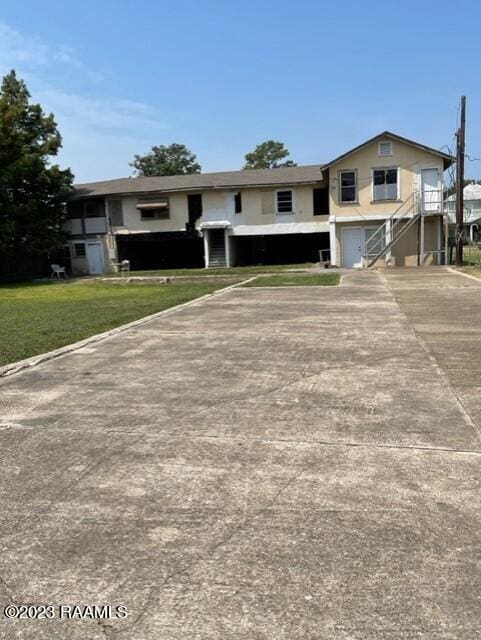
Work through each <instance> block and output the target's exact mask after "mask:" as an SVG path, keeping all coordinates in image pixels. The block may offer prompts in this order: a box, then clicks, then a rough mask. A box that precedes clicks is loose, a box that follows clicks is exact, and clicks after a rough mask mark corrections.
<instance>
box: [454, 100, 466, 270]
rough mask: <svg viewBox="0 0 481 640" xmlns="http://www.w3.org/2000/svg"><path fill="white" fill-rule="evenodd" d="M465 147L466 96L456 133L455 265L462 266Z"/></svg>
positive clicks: (462, 102) (462, 103)
mask: <svg viewBox="0 0 481 640" xmlns="http://www.w3.org/2000/svg"><path fill="white" fill-rule="evenodd" d="M465 146H466V96H461V123H460V127H459V129H458V131H457V133H456V265H457V266H459V267H460V266H462V264H463V222H464V192H463V189H464V151H465Z"/></svg>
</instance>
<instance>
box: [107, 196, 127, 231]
mask: <svg viewBox="0 0 481 640" xmlns="http://www.w3.org/2000/svg"><path fill="white" fill-rule="evenodd" d="M107 208H108V212H109V218H110V224H111V225H112V227H122V226H123V224H124V216H123V213H122V200H120V198H119V199H115V200H113V199H112V200H107Z"/></svg>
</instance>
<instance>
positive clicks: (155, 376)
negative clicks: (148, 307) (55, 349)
mask: <svg viewBox="0 0 481 640" xmlns="http://www.w3.org/2000/svg"><path fill="white" fill-rule="evenodd" d="M440 271H441V270H440ZM418 273H419V274H422V273H423V272H421V271H419V272H418ZM442 273H443V274H444V277H446V278H448V279H449V282H450V283H451V284H450V286H451V285H452V289H453V290H455V291H456V296H458V297H459V298H458V303H460V301H463V300H465V298H463V295H466V296H471V295H472V294H473V291H471V290H470V291H468V289H470V287H468V286H464V285H465V284H466V283H465V278H463V276H460V275H454V278H453V277H452V274H450V273H449V272H447V271H442ZM392 274H395V275H391V273H390V274H387V275H386V276H382V275H380V274H378V273H375V272H368V273H364V272H363V273H355V272H353V273H352V274H348V275H345V276H343V281H342V285H341V286H339V287H323V288H310V287H309V288H301V287H299V288H297V287H296V288H292V289H278V290H276V289H242V290H240V289H235V290H231V291H229V292H226V293H225V294H222V295H221V296H218V297H216V298H212V299H208V300H204V301H202V302H199V303H198V304H195V305H193V306H191V307H189V308H186V309H183V310H181V311H179V312H178V313H175V314H171V315H169V316H167V317H165V318H161V319H158V320H155V321H153V322H151V323H148V324H146V325H143V326H141V327H138V328H137V329H133V330H131V331H127V332H125V333H123V334H120V335H118V336H116V337H114V338H111V339H108V340H105V341H104V342H101V343H97V344H95V345H93V346H92V347H91V348H85V349H83V350H80V351H77V352H75V353H72V354H69V355H67V356H64V357H62V358H59V359H57V360H55V361H52V362H49V363H46V364H44V365H42V366H39V367H37V368H34V369H32V370H31V371H26V372H23V373H21V374H18V375H15V376H12V377H11V378H9V379H6V380H4V381H2V382H1V383H0V398H1V399H0V402H1V413H2V425H3V426H2V430H1V431H0V457H1V466H0V474H1V483H0V491H1V493H2V495H1V500H2V505H3V506H4V509H3V516H2V522H1V532H0V534H1V540H2V554H1V556H0V578H1V579H0V599H1V600H2V603H3V602H4V603H5V604H7V603H9V602H11V601H13V602H15V603H22V602H35V603H49V602H53V603H78V604H82V603H83V604H87V603H88V604H112V605H125V606H127V608H128V611H129V617H128V618H127V619H126V620H110V621H89V620H78V621H71V622H69V621H65V620H58V619H54V620H50V621H43V622H42V624H40V622H39V621H24V620H20V621H15V620H13V621H12V620H0V637H6V638H9V637H16V635H14V634H16V633H20V632H21V631H22V632H23V636H20V635H19V636H18V637H23V638H40V639H42V640H43V639H44V638H45V639H47V638H48V639H50V638H53V637H58V638H73V639H74V640H76V639H77V638H79V639H80V638H82V639H85V638H89V639H90V638H92V639H93V640H95V639H97V638H98V639H100V638H105V637H112V638H113V637H116V638H125V639H128V640H134V639H135V640H138V639H139V638H142V639H148V640H150V639H152V640H153V639H154V638H155V639H157V638H162V640H166V639H168V640H170V639H172V640H173V639H175V640H177V639H179V640H180V639H182V640H184V639H185V638H197V637H198V638H202V639H203V640H204V639H206V638H209V639H210V638H212V639H214V638H215V639H219V640H220V639H222V640H224V639H225V638H236V639H238V638H246V639H247V638H249V639H252V638H255V639H262V640H264V639H272V638H275V639H276V640H292V639H297V638H299V639H301V638H302V639H303V640H305V639H311V638H312V639H314V638H316V639H318V638H328V639H330V638H335V639H342V640H347V639H349V640H351V639H352V638H355V639H358V638H359V639H363V640H364V639H365V638H375V639H377V638H383V639H384V638H392V639H394V638H395V639H396V640H398V639H399V638H403V639H404V638H405V639H408V638H409V639H411V638H413V637H416V638H425V639H428V638H429V639H431V638H436V639H440V638H443V639H444V638H446V639H447V638H467V637H478V635H480V634H481V624H480V622H479V599H480V597H481V577H480V575H481V573H480V571H479V565H478V563H479V560H478V559H479V552H480V550H481V547H480V538H479V531H480V530H481V516H480V513H481V510H480V507H481V499H480V492H479V476H480V471H481V457H480V454H481V448H480V438H479V435H478V430H477V423H476V420H477V415H475V414H474V412H473V415H472V416H471V415H470V414H471V413H472V412H471V409H470V407H467V406H466V404H465V403H464V402H462V401H461V399H460V397H459V394H458V391H457V389H456V388H455V386H454V385H453V384H451V381H450V379H449V372H448V373H446V372H445V371H444V369H443V367H445V364H443V362H441V361H440V360H439V359H437V355H438V354H437V353H435V352H434V351H433V353H431V352H430V351H429V350H430V349H434V348H433V347H432V345H430V343H429V341H428V340H427V339H426V337H425V336H424V335H423V336H421V335H420V333H419V331H420V325H421V324H422V321H420V320H419V319H418V318H417V317H414V315H415V313H416V308H417V305H420V304H422V303H423V301H425V300H426V299H427V296H430V295H434V293H433V292H434V291H435V292H436V293H435V295H436V296H437V295H440V296H441V295H442V286H440V287H438V284H439V283H440V282H441V281H440V280H439V281H438V280H434V278H435V276H434V275H432V273H431V272H430V271H426V272H424V274H425V275H424V276H422V275H420V276H419V277H420V278H421V280H420V284H417V285H416V286H413V285H412V283H411V282H410V280H409V278H410V277H411V275H409V273H407V274H406V272H405V271H399V272H394V271H393V272H392ZM423 277H425V278H426V280H422V278H423ZM394 278H398V280H397V281H395V280H394ZM470 286H471V285H470ZM472 286H473V287H476V283H475V282H473V285H472ZM408 290H409V295H408V294H407V293H406V291H408ZM416 290H417V291H418V293H416ZM480 290H481V288H480V286H479V285H477V290H476V293H477V295H479V292H480ZM463 292H464V293H463ZM444 295H445V296H446V297H447V298H449V297H450V296H451V295H453V292H452V291H451V290H446V293H445V294H444ZM403 296H406V297H405V298H403ZM408 298H409V299H408ZM410 304H411V305H412V307H411V308H409V305H410ZM440 304H441V302H440ZM431 320H432V319H431ZM451 333H454V332H451ZM451 333H450V332H447V333H446V337H445V341H447V343H449V340H450V335H451ZM2 634H3V635H2ZM8 634H11V635H8Z"/></svg>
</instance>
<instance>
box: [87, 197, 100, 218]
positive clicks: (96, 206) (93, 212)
mask: <svg viewBox="0 0 481 640" xmlns="http://www.w3.org/2000/svg"><path fill="white" fill-rule="evenodd" d="M104 215H105V204H104V201H103V200H100V199H99V200H86V201H85V217H86V218H103V217H104Z"/></svg>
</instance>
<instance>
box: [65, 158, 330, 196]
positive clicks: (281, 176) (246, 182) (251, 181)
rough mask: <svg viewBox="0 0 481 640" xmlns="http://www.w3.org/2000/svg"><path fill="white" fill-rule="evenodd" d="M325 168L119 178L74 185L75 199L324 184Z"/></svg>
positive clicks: (310, 167)
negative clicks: (322, 169)
mask: <svg viewBox="0 0 481 640" xmlns="http://www.w3.org/2000/svg"><path fill="white" fill-rule="evenodd" d="M321 168H322V165H320V164H313V165H305V166H301V167H280V168H279V169H246V170H244V171H222V172H219V173H195V174H192V175H188V176H159V177H155V178H154V177H152V178H117V179H116V180H104V181H102V182H88V183H85V184H76V185H74V188H75V194H74V196H73V198H74V199H75V198H81V197H88V196H108V195H115V194H129V193H147V192H149V191H192V190H195V191H199V190H202V189H228V188H231V187H232V188H240V187H257V186H259V187H268V186H277V185H279V186H282V185H289V184H312V183H313V182H322V175H321Z"/></svg>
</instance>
